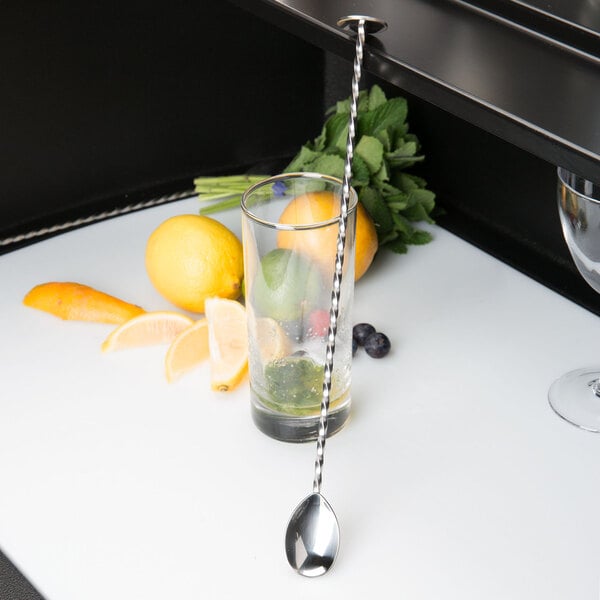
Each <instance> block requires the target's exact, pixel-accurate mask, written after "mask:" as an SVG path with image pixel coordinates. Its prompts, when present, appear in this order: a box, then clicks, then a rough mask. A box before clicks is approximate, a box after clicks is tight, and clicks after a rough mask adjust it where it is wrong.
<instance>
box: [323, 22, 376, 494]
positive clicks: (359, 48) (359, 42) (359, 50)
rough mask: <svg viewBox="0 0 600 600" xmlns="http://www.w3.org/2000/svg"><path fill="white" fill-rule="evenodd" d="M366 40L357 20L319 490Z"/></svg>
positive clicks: (327, 364) (363, 25) (329, 336)
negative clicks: (359, 85)
mask: <svg viewBox="0 0 600 600" xmlns="http://www.w3.org/2000/svg"><path fill="white" fill-rule="evenodd" d="M364 43H365V21H364V19H360V20H359V21H358V28H357V36H356V54H355V57H354V74H353V76H352V100H351V102H350V117H349V119H348V138H347V142H346V163H345V165H344V180H343V183H342V203H341V204H342V205H341V211H340V212H341V214H340V219H339V228H338V237H337V251H336V256H335V272H334V274H333V289H332V292H331V308H330V311H329V328H328V331H327V350H326V355H325V370H324V377H323V396H322V398H321V414H320V417H319V429H318V437H317V458H316V460H315V478H314V481H313V492H315V493H319V492H320V491H321V481H322V479H323V459H324V454H325V440H326V439H327V417H328V412H329V401H330V395H331V375H332V373H333V354H334V352H335V335H336V331H337V319H338V313H339V302H340V292H341V285H342V268H343V266H344V249H345V245H346V225H347V222H348V201H349V198H350V180H351V178H352V157H353V155H354V137H355V133H356V132H355V122H356V114H357V111H358V93H359V88H358V84H359V82H360V76H361V69H362V60H363V48H364Z"/></svg>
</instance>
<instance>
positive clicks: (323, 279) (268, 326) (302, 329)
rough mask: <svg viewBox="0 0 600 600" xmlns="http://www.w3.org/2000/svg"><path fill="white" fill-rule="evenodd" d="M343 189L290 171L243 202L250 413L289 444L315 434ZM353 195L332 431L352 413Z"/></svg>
mask: <svg viewBox="0 0 600 600" xmlns="http://www.w3.org/2000/svg"><path fill="white" fill-rule="evenodd" d="M341 192H342V182H341V181H340V180H339V179H336V178H333V177H328V176H325V175H320V174H318V173H291V174H286V175H277V176H275V177H271V178H269V179H266V180H264V181H262V182H260V183H258V184H257V185H254V186H253V187H251V188H249V189H248V190H247V191H246V192H245V194H244V195H243V198H242V210H243V222H242V234H243V245H244V270H245V277H244V286H245V298H246V311H247V316H248V337H249V345H250V348H249V371H250V390H251V410H252V417H253V420H254V422H255V424H256V426H257V427H258V428H259V429H260V430H261V431H262V432H264V433H266V434H267V435H269V436H271V437H273V438H276V439H279V440H283V441H288V442H303V441H308V440H314V439H316V438H317V427H318V423H319V413H320V405H321V397H322V390H323V374H324V370H323V369H324V364H325V352H326V346H327V329H328V325H329V311H330V305H331V292H332V284H333V275H334V267H335V256H336V242H337V234H338V222H339V215H340V206H341ZM357 201H358V199H357V196H356V193H355V192H354V190H351V193H350V200H349V205H348V223H347V232H346V246H345V253H344V269H343V277H342V284H341V293H340V304H339V314H338V321H337V334H336V343H335V355H334V367H333V372H332V390H331V396H330V398H331V400H330V408H329V419H328V433H329V435H332V434H333V433H335V432H337V431H338V430H339V429H340V428H341V427H343V426H344V424H345V423H346V421H347V419H348V417H349V414H350V404H351V399H350V371H351V363H352V321H351V308H352V299H353V295H354V239H355V228H356V205H357Z"/></svg>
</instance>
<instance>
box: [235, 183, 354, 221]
mask: <svg viewBox="0 0 600 600" xmlns="http://www.w3.org/2000/svg"><path fill="white" fill-rule="evenodd" d="M284 179H314V180H317V179H321V180H324V181H327V182H329V183H334V184H336V185H339V186H340V187H342V186H343V184H344V182H343V181H342V180H341V179H339V178H338V177H333V176H332V175H323V174H322V173H311V172H306V173H303V172H295V173H281V174H280V175H273V176H271V177H267V178H265V179H263V180H262V181H259V182H258V183H255V184H254V185H252V186H250V187H249V188H248V189H247V190H246V191H245V192H244V193H243V194H242V199H241V201H240V206H241V207H242V211H243V212H244V214H245V215H246V216H247V217H248V218H249V219H251V220H252V221H254V222H255V223H259V224H260V225H264V226H265V227H270V228H271V229H277V230H279V231H302V230H308V229H320V228H321V227H329V226H331V225H337V224H338V223H339V221H340V215H338V216H335V217H332V218H331V219H327V220H326V221H316V222H314V223H299V224H297V225H293V224H289V223H275V222H273V221H270V220H269V219H263V218H262V217H259V216H258V215H257V214H256V213H254V212H252V210H251V209H250V208H249V207H248V205H247V203H246V198H247V197H249V196H250V195H251V194H252V193H253V192H255V191H256V190H257V189H259V188H261V187H264V186H267V185H270V184H272V183H275V182H277V181H282V180H284ZM357 205H358V194H357V193H356V190H355V189H354V188H353V187H352V186H350V197H349V202H348V214H350V213H352V212H353V211H355V210H356V207H357Z"/></svg>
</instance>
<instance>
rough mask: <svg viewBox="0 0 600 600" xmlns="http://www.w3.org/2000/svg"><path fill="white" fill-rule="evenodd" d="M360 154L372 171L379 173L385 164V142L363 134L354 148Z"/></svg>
mask: <svg viewBox="0 0 600 600" xmlns="http://www.w3.org/2000/svg"><path fill="white" fill-rule="evenodd" d="M354 151H355V153H356V155H357V156H360V157H361V158H362V159H363V160H364V161H365V164H366V165H367V167H368V168H369V171H370V172H371V173H377V171H379V169H381V165H382V164H383V144H382V143H381V142H380V141H379V140H378V139H377V138H374V137H371V136H369V135H363V136H362V137H361V138H360V141H359V142H358V144H356V148H355V149H354Z"/></svg>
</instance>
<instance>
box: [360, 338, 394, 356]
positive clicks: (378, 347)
mask: <svg viewBox="0 0 600 600" xmlns="http://www.w3.org/2000/svg"><path fill="white" fill-rule="evenodd" d="M391 347H392V345H391V344H390V340H389V339H388V337H387V335H385V333H380V332H376V333H372V334H371V335H370V336H369V337H368V338H367V339H366V341H365V352H366V353H367V354H368V355H369V356H370V357H371V358H383V357H384V356H385V355H386V354H387V353H388V352H389V351H390V348H391Z"/></svg>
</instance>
